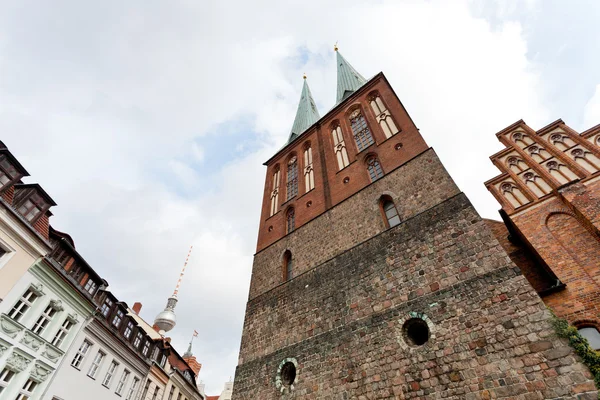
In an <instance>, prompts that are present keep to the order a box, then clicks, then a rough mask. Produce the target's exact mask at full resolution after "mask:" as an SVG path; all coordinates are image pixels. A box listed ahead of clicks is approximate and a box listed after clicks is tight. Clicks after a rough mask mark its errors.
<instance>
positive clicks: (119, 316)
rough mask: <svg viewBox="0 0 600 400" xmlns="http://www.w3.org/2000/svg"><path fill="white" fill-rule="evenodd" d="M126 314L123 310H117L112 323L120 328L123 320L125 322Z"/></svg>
mask: <svg viewBox="0 0 600 400" xmlns="http://www.w3.org/2000/svg"><path fill="white" fill-rule="evenodd" d="M124 316H125V314H124V313H123V311H121V310H117V312H116V313H115V316H114V318H113V320H112V324H113V326H114V327H115V328H117V329H119V327H120V326H121V322H123V317H124Z"/></svg>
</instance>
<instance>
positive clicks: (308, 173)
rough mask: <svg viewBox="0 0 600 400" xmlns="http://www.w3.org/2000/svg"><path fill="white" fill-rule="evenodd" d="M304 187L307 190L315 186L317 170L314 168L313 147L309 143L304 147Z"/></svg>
mask: <svg viewBox="0 0 600 400" xmlns="http://www.w3.org/2000/svg"><path fill="white" fill-rule="evenodd" d="M304 187H305V188H306V192H310V191H311V190H313V189H314V188H315V171H314V169H313V159H312V148H311V147H310V145H308V146H307V147H306V148H305V149H304Z"/></svg>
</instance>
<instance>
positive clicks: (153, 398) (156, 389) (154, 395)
mask: <svg viewBox="0 0 600 400" xmlns="http://www.w3.org/2000/svg"><path fill="white" fill-rule="evenodd" d="M158 389H159V387H158V385H157V386H156V387H155V388H154V394H153V395H152V400H156V399H157V397H158Z"/></svg>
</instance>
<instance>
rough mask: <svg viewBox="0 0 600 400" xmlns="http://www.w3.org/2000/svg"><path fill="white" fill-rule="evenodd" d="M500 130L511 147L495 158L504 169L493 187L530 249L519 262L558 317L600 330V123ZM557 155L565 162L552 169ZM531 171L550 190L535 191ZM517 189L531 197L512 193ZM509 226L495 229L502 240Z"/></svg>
mask: <svg viewBox="0 0 600 400" xmlns="http://www.w3.org/2000/svg"><path fill="white" fill-rule="evenodd" d="M515 133H516V134H519V133H521V134H522V135H526V138H524V140H525V142H526V143H524V142H522V141H518V140H517V141H515V140H514V135H515ZM497 136H498V138H499V140H500V141H502V143H504V144H505V145H506V149H504V150H502V151H500V152H498V153H496V154H495V155H493V156H492V157H491V159H492V162H494V164H495V165H496V166H497V167H498V168H499V169H500V170H501V171H502V172H503V173H502V174H501V175H499V176H498V177H496V178H494V179H492V180H490V181H488V182H486V186H487V187H488V189H489V190H490V191H491V192H492V194H494V196H495V197H496V198H497V199H498V200H499V202H500V203H501V205H502V210H503V215H504V216H505V222H506V226H507V227H508V228H509V229H508V231H511V232H510V236H511V237H512V239H513V243H512V244H511V245H512V246H515V247H518V248H519V249H520V251H522V252H526V253H527V254H529V256H528V257H524V258H522V259H520V260H517V259H514V260H513V261H515V263H516V264H517V265H518V266H519V267H520V268H521V269H522V270H523V272H524V274H525V276H526V277H527V279H528V280H529V281H530V283H531V284H532V285H533V286H534V287H535V288H536V290H537V291H538V292H539V293H540V295H541V296H542V298H543V299H544V302H545V303H546V304H547V305H548V306H549V307H550V308H552V310H553V311H554V312H555V313H556V314H557V315H558V316H560V317H563V318H566V319H567V320H568V321H569V322H570V323H572V324H574V325H576V326H581V327H583V326H594V327H596V328H597V329H600V235H599V229H600V173H599V172H598V167H600V162H599V159H598V156H600V146H599V144H600V142H599V139H600V126H597V127H594V128H592V129H590V130H588V131H586V132H584V133H582V134H581V135H580V134H578V133H577V132H575V131H574V130H572V129H571V128H569V127H568V126H567V125H565V124H564V122H562V121H561V120H558V121H555V122H553V123H552V124H550V125H548V126H547V127H545V128H542V129H540V130H539V131H537V132H536V131H534V130H533V129H531V128H530V127H529V126H527V125H526V124H525V123H524V122H523V121H518V122H517V123H515V124H513V125H511V126H509V127H508V128H506V129H504V130H503V131H501V132H499V133H498V134H497ZM524 144H525V146H524V147H523V149H521V147H522V146H523V145H524ZM532 147H536V148H537V149H538V150H536V151H535V152H531V151H530V149H531V148H532ZM511 156H512V157H518V160H515V159H514V158H513V159H511V158H510V157H511ZM552 160H556V162H557V164H558V165H559V166H560V167H559V168H558V169H556V168H549V163H550V162H552ZM515 165H520V167H515ZM557 171H561V174H558V173H557ZM527 173H530V174H531V175H532V176H534V178H533V181H534V182H533V183H535V182H537V183H538V186H537V187H539V186H543V187H547V189H546V190H545V193H544V192H537V193H536V192H535V191H532V190H530V189H531V188H534V187H533V185H532V179H529V180H527V179H524V176H525V174H527ZM531 175H530V176H531ZM507 182H512V183H511V184H514V185H515V187H514V188H512V189H511V190H510V191H504V190H502V185H506V183H507ZM517 190H518V191H520V192H521V193H523V195H524V196H523V199H524V201H522V203H523V204H518V203H515V200H514V198H513V197H511V196H512V193H514V192H515V191H517ZM511 192H512V193H511ZM508 231H505V232H502V231H501V230H500V229H498V230H496V231H495V233H496V234H497V236H498V239H499V240H500V242H501V243H503V241H504V244H506V243H507V241H506V239H505V238H506V236H507V232H508ZM504 247H505V249H506V250H507V251H509V249H508V247H507V246H506V245H505V246H504ZM534 256H535V257H534ZM532 265H534V266H535V268H532ZM544 271H549V272H550V274H551V275H552V276H553V277H554V282H553V283H552V282H548V281H547V279H546V277H544V276H543V275H544ZM548 289H552V290H548Z"/></svg>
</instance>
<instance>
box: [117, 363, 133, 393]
mask: <svg viewBox="0 0 600 400" xmlns="http://www.w3.org/2000/svg"><path fill="white" fill-rule="evenodd" d="M129 374H130V372H129V371H127V370H126V369H124V370H123V373H122V374H121V379H119V383H117V390H115V393H116V394H118V395H119V396H120V395H121V393H123V389H124V388H125V384H126V383H127V380H128V379H129Z"/></svg>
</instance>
